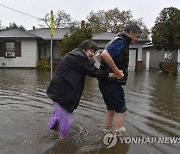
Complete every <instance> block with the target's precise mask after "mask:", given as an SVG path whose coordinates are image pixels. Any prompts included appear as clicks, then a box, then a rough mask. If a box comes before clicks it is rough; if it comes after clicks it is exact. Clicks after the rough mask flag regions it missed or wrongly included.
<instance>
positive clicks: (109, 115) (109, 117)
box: [105, 110, 115, 127]
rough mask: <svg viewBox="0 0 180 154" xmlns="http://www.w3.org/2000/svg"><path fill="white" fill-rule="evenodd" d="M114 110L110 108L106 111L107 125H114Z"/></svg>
mask: <svg viewBox="0 0 180 154" xmlns="http://www.w3.org/2000/svg"><path fill="white" fill-rule="evenodd" d="M114 114H115V112H114V110H108V111H107V113H106V120H105V127H110V126H112V123H113V118H114Z"/></svg>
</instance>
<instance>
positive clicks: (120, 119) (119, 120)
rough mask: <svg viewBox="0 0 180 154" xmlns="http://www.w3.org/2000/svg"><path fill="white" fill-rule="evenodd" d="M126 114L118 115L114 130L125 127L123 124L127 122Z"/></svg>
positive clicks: (115, 119)
mask: <svg viewBox="0 0 180 154" xmlns="http://www.w3.org/2000/svg"><path fill="white" fill-rule="evenodd" d="M125 116H126V112H124V113H116V115H115V118H114V129H120V128H122V126H123V122H124V120H125Z"/></svg>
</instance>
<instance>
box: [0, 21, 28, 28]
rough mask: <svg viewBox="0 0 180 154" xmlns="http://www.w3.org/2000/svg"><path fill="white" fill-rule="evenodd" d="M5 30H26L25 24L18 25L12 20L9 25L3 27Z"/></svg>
mask: <svg viewBox="0 0 180 154" xmlns="http://www.w3.org/2000/svg"><path fill="white" fill-rule="evenodd" d="M2 29H3V30H7V29H21V30H25V28H24V26H22V25H20V26H18V25H17V24H16V23H14V22H11V23H9V27H6V28H2Z"/></svg>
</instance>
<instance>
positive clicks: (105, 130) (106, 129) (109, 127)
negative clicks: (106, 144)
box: [102, 126, 112, 134]
mask: <svg viewBox="0 0 180 154" xmlns="http://www.w3.org/2000/svg"><path fill="white" fill-rule="evenodd" d="M102 132H103V133H105V134H107V133H110V132H112V126H108V127H105V128H103V129H102Z"/></svg>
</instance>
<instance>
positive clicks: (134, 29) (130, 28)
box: [124, 24, 142, 34]
mask: <svg viewBox="0 0 180 154" xmlns="http://www.w3.org/2000/svg"><path fill="white" fill-rule="evenodd" d="M124 31H125V32H126V33H130V32H132V33H135V34H141V33H142V30H141V28H140V27H139V26H137V25H136V24H130V25H128V26H126V27H125V29H124Z"/></svg>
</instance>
